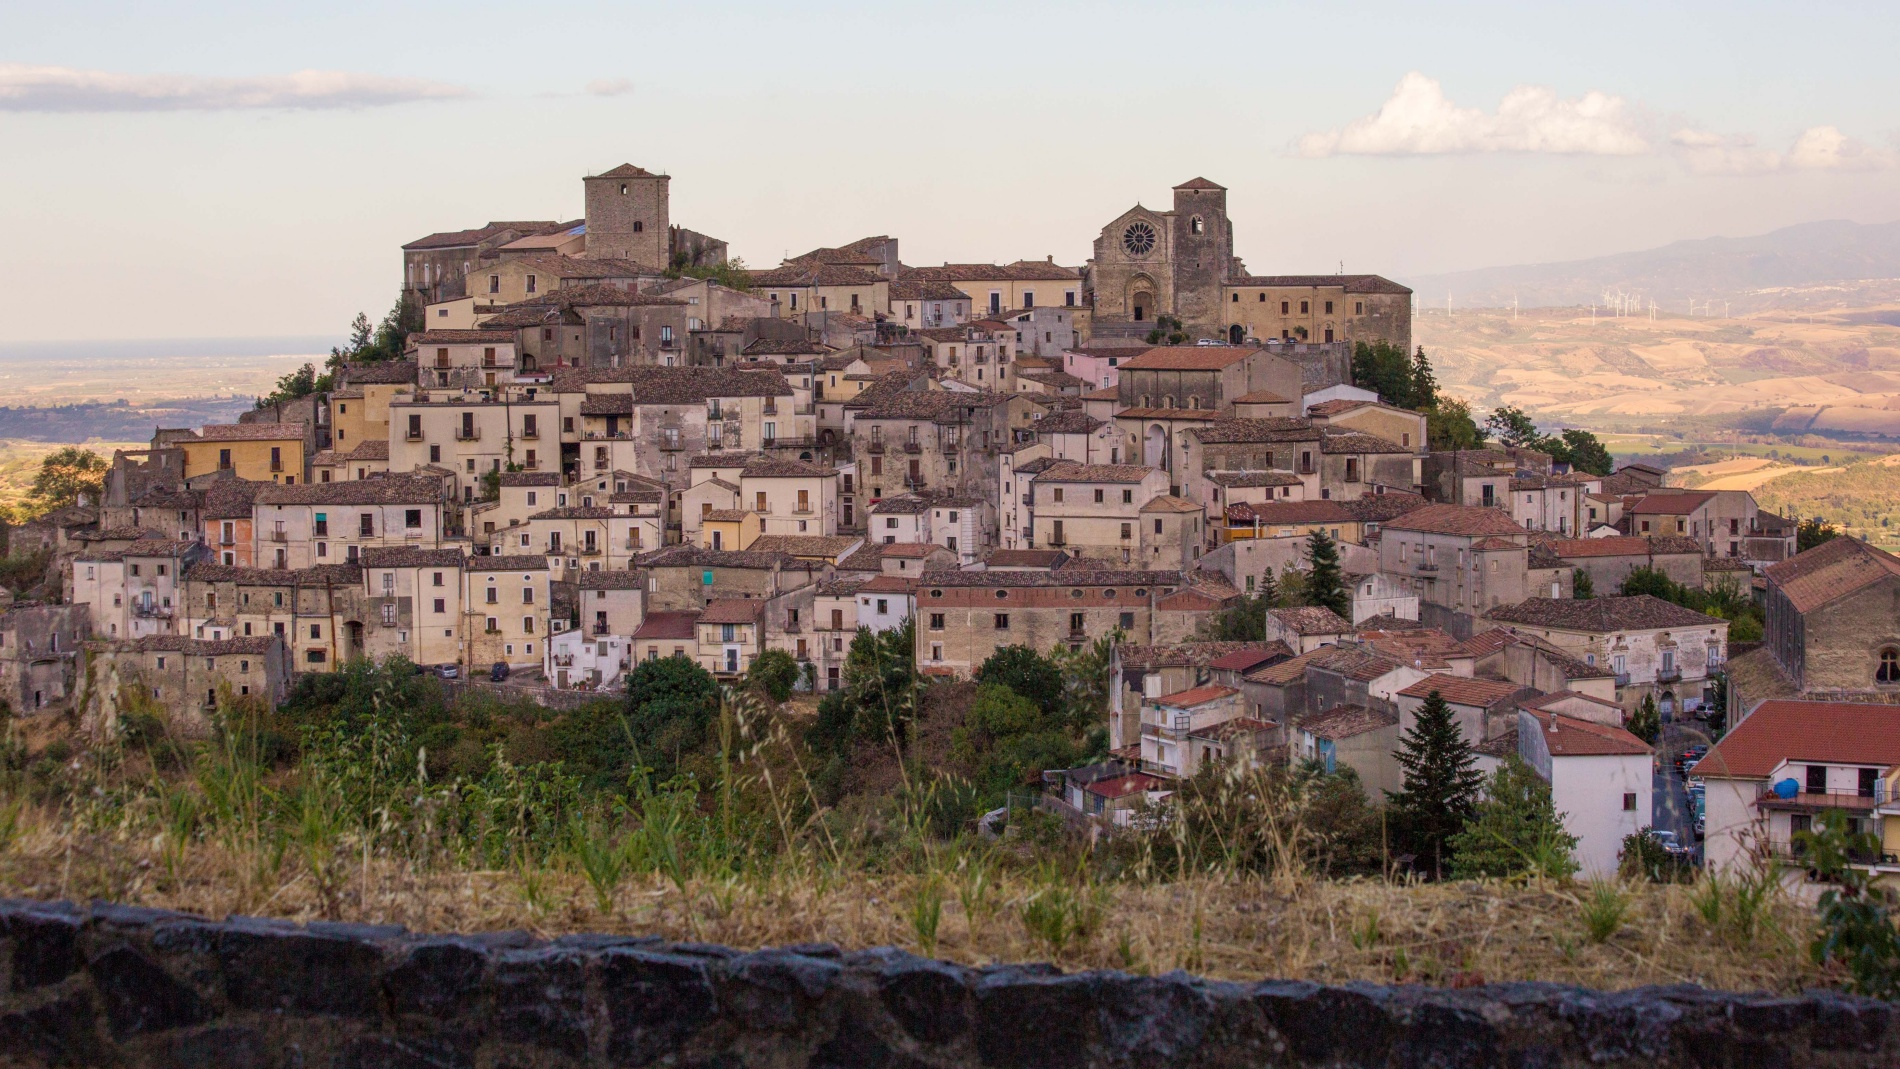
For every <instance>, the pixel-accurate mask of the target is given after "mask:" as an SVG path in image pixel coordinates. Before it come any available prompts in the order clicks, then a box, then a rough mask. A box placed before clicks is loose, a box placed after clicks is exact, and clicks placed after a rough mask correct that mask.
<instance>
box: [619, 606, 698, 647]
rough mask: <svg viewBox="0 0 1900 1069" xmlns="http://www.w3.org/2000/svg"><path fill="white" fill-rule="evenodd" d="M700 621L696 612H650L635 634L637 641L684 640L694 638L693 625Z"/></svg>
mask: <svg viewBox="0 0 1900 1069" xmlns="http://www.w3.org/2000/svg"><path fill="white" fill-rule="evenodd" d="M698 620H699V614H698V613H696V612H650V613H647V618H646V619H645V620H643V621H641V623H640V628H639V630H637V631H635V632H634V633H633V637H634V639H635V640H636V641H638V640H640V639H661V638H671V639H682V638H692V637H693V635H694V631H693V624H694V623H696V622H697V621H698Z"/></svg>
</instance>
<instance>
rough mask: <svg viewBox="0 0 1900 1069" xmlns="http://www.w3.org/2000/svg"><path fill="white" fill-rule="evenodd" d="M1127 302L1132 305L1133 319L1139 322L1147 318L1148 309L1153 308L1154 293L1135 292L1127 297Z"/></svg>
mask: <svg viewBox="0 0 1900 1069" xmlns="http://www.w3.org/2000/svg"><path fill="white" fill-rule="evenodd" d="M1129 303H1130V304H1131V305H1133V306H1134V309H1135V321H1136V322H1140V321H1142V320H1145V319H1147V318H1148V312H1149V310H1150V309H1152V308H1154V306H1155V295H1154V294H1152V293H1137V294H1135V295H1134V296H1133V297H1131V298H1129Z"/></svg>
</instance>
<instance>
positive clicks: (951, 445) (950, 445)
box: [943, 442, 957, 457]
mask: <svg viewBox="0 0 1900 1069" xmlns="http://www.w3.org/2000/svg"><path fill="white" fill-rule="evenodd" d="M943 455H944V456H947V457H953V456H956V455H957V443H955V442H945V443H943Z"/></svg>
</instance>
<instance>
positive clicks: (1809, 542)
mask: <svg viewBox="0 0 1900 1069" xmlns="http://www.w3.org/2000/svg"><path fill="white" fill-rule="evenodd" d="M1840 533H1841V532H1840V531H1838V530H1836V529H1835V528H1834V525H1833V524H1831V523H1829V522H1827V521H1826V520H1824V519H1822V518H1821V517H1819V516H1814V517H1811V518H1809V519H1805V520H1802V521H1801V522H1800V523H1799V524H1797V525H1795V529H1794V550H1795V552H1796V553H1806V552H1807V551H1808V550H1810V549H1813V548H1814V547H1815V546H1818V545H1820V544H1821V543H1823V542H1831V541H1833V540H1834V539H1835V538H1836V537H1837V536H1838V535H1839V534H1840Z"/></svg>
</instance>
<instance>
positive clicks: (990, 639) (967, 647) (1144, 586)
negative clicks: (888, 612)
mask: <svg viewBox="0 0 1900 1069" xmlns="http://www.w3.org/2000/svg"><path fill="white" fill-rule="evenodd" d="M1187 588H1188V584H1187V583H1186V581H1185V580H1184V579H1183V578H1182V575H1181V573H1180V572H1173V571H1097V570H1090V569H1086V568H1078V567H1074V566H1070V567H1065V568H1063V569H1061V570H1059V571H1052V572H1043V571H984V572H960V571H933V572H926V573H924V574H923V575H922V576H921V577H919V579H918V583H917V609H916V611H917V617H918V625H917V663H918V664H919V665H921V666H922V667H923V669H924V670H925V671H929V672H936V673H939V674H949V675H956V676H968V675H969V674H970V673H971V672H973V671H975V670H976V668H977V666H978V665H981V664H982V663H983V662H984V661H985V660H987V659H988V658H989V656H990V654H992V653H994V652H996V650H997V649H999V648H1001V647H1003V646H1010V645H1022V646H1028V647H1030V648H1031V649H1037V650H1046V649H1048V648H1049V647H1051V646H1054V645H1063V646H1069V647H1071V648H1075V647H1079V646H1081V645H1082V644H1083V643H1085V642H1093V641H1095V640H1096V639H1098V638H1100V637H1102V636H1103V635H1106V634H1108V633H1110V632H1111V631H1114V630H1116V629H1120V630H1121V632H1122V633H1123V635H1124V636H1125V637H1126V639H1127V641H1130V642H1135V643H1144V644H1145V643H1148V642H1150V641H1152V637H1153V635H1154V634H1155V633H1156V632H1158V631H1159V632H1163V633H1169V632H1181V633H1191V632H1192V631H1193V626H1192V623H1191V622H1186V621H1182V620H1164V619H1163V617H1165V616H1168V615H1169V614H1170V610H1168V609H1166V608H1164V607H1163V605H1162V602H1163V601H1164V600H1165V599H1167V598H1168V597H1169V596H1171V595H1174V594H1176V593H1178V592H1181V591H1184V590H1186V589H1187ZM1174 615H1191V616H1194V617H1196V619H1200V618H1205V616H1206V613H1205V612H1196V611H1189V610H1183V611H1180V612H1175V613H1174Z"/></svg>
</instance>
